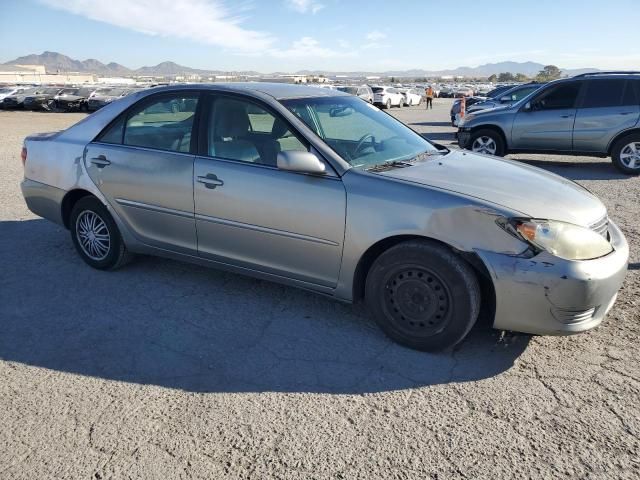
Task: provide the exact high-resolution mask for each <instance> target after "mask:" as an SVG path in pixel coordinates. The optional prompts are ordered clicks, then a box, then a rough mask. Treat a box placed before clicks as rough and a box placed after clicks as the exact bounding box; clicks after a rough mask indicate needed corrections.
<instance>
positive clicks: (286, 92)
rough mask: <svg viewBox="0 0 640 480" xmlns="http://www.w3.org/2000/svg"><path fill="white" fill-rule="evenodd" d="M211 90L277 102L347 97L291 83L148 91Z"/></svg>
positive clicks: (197, 85) (201, 85)
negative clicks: (255, 94) (265, 97)
mask: <svg viewBox="0 0 640 480" xmlns="http://www.w3.org/2000/svg"><path fill="white" fill-rule="evenodd" d="M194 89H196V90H211V91H225V92H239V93H250V92H260V93H263V94H266V95H269V96H271V97H273V98H275V99H277V100H285V99H287V98H302V97H336V96H340V95H344V96H349V94H348V93H344V92H341V91H339V90H330V89H328V88H318V87H315V86H313V87H309V86H306V85H296V84H291V83H268V82H264V83H263V82H234V83H223V82H221V83H193V84H184V85H171V86H161V87H154V88H150V89H148V90H149V91H153V92H163V91H167V92H169V91H176V90H194Z"/></svg>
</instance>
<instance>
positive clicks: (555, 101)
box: [458, 72, 640, 175]
mask: <svg viewBox="0 0 640 480" xmlns="http://www.w3.org/2000/svg"><path fill="white" fill-rule="evenodd" d="M639 121H640V73H625V72H615V73H607V72H598V73H589V74H584V75H577V76H575V77H572V78H567V79H561V80H556V81H554V82H550V83H548V84H546V85H544V86H543V87H541V88H540V89H538V90H536V91H535V92H533V93H531V94H529V96H527V97H525V98H523V99H522V100H520V101H519V102H517V103H514V104H513V105H510V106H506V107H498V108H494V109H490V110H482V111H480V112H476V113H472V114H468V115H466V116H465V117H464V118H463V119H462V120H461V122H460V124H459V129H458V142H459V144H460V146H461V147H463V148H467V149H469V150H472V151H474V152H479V153H486V154H491V155H498V156H502V155H506V154H507V153H512V152H514V153H515V152H544V153H561V154H577V155H589V156H596V157H607V156H611V158H612V160H613V164H614V165H615V166H616V167H617V168H618V169H619V170H620V171H622V172H624V173H627V174H633V175H637V174H640V124H639Z"/></svg>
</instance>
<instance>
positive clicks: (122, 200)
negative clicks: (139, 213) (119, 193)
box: [116, 198, 193, 218]
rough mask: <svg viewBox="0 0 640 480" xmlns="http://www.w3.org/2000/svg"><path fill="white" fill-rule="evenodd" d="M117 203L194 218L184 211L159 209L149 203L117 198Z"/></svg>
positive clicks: (191, 214)
mask: <svg viewBox="0 0 640 480" xmlns="http://www.w3.org/2000/svg"><path fill="white" fill-rule="evenodd" d="M116 202H118V204H119V205H122V206H123V207H133V208H139V209H141V210H149V211H151V212H160V213H166V214H169V215H175V216H177V217H184V218H193V213H191V212H185V211H183V210H174V209H172V208H166V207H159V206H157V205H149V204H148V203H142V202H134V201H133V200H125V199H124V198H116Z"/></svg>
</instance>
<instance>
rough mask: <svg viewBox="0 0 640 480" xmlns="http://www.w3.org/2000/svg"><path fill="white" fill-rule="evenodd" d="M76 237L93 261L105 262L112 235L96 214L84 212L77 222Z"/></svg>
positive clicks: (89, 211)
mask: <svg viewBox="0 0 640 480" xmlns="http://www.w3.org/2000/svg"><path fill="white" fill-rule="evenodd" d="M76 236H77V238H78V243H79V244H80V248H82V251H83V252H84V253H85V254H86V255H87V256H88V257H89V258H91V259H92V260H95V261H98V262H99V261H101V260H104V259H105V258H106V257H107V255H108V254H109V249H110V248H111V235H110V233H109V229H108V228H107V224H106V223H105V222H104V220H103V219H102V218H101V217H100V216H99V215H98V214H97V213H96V212H93V211H91V210H84V211H83V212H81V213H80V215H78V218H77V220H76Z"/></svg>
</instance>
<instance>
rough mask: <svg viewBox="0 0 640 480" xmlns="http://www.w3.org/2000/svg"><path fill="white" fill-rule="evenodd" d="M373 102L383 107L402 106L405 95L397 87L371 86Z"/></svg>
mask: <svg viewBox="0 0 640 480" xmlns="http://www.w3.org/2000/svg"><path fill="white" fill-rule="evenodd" d="M371 90H373V103H374V105H379V106H381V107H383V108H391V107H402V106H403V105H404V95H402V93H400V91H399V90H398V89H397V88H395V87H371Z"/></svg>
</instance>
